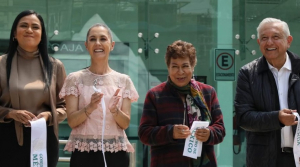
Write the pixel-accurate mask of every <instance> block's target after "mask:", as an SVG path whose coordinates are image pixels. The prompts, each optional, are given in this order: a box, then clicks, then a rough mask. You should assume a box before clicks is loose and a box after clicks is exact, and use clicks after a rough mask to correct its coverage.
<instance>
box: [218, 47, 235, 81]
mask: <svg viewBox="0 0 300 167" xmlns="http://www.w3.org/2000/svg"><path fill="white" fill-rule="evenodd" d="M234 53H235V50H234V49H215V80H216V81H234V80H235V64H234V62H235V55H234Z"/></svg>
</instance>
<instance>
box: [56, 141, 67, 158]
mask: <svg viewBox="0 0 300 167" xmlns="http://www.w3.org/2000/svg"><path fill="white" fill-rule="evenodd" d="M67 142H68V140H59V144H67ZM58 161H59V162H70V157H59V158H58Z"/></svg>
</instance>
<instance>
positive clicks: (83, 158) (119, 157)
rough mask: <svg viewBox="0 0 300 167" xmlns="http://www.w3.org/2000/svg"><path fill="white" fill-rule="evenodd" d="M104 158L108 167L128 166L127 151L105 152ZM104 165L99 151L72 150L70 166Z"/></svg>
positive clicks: (102, 166)
mask: <svg viewBox="0 0 300 167" xmlns="http://www.w3.org/2000/svg"><path fill="white" fill-rule="evenodd" d="M105 160H106V164H107V166H108V167H128V166H129V153H127V152H126V151H118V152H113V153H111V152H105ZM84 166H88V167H104V160H103V154H102V152H101V151H97V152H94V151H90V152H86V151H84V152H80V151H78V150H77V149H76V150H75V151H74V152H72V156H71V162H70V167H84Z"/></svg>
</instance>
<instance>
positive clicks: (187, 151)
mask: <svg viewBox="0 0 300 167" xmlns="http://www.w3.org/2000/svg"><path fill="white" fill-rule="evenodd" d="M208 125H209V122H207V121H194V122H193V125H192V127H191V129H190V131H191V135H189V136H188V137H187V138H186V139H185V144H184V150H183V156H186V157H190V158H194V159H197V157H200V156H201V152H202V142H200V141H198V140H197V139H196V137H195V132H196V130H197V129H198V128H206V127H208Z"/></svg>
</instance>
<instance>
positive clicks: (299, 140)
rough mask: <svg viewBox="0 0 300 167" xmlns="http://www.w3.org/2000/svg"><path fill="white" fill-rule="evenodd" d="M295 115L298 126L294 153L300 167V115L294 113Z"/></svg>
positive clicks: (297, 166)
mask: <svg viewBox="0 0 300 167" xmlns="http://www.w3.org/2000/svg"><path fill="white" fill-rule="evenodd" d="M293 114H294V115H296V117H297V118H298V125H297V129H296V133H295V138H294V146H293V152H294V159H295V164H296V167H300V119H299V114H298V113H296V112H294V113H293Z"/></svg>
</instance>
